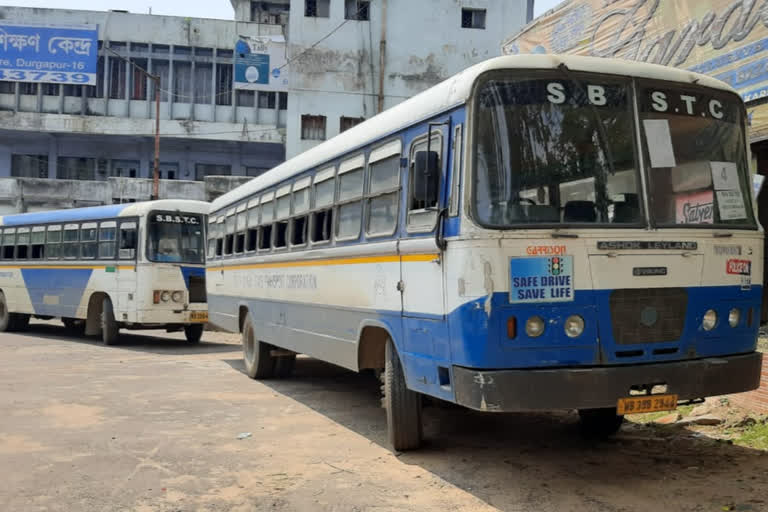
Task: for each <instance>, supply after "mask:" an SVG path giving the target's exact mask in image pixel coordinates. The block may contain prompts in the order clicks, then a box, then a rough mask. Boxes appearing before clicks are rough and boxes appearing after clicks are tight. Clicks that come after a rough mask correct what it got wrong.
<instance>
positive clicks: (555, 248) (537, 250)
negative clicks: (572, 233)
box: [525, 245, 566, 256]
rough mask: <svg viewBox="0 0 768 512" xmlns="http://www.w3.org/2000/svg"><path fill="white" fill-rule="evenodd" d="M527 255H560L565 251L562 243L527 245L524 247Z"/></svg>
mask: <svg viewBox="0 0 768 512" xmlns="http://www.w3.org/2000/svg"><path fill="white" fill-rule="evenodd" d="M525 253H526V254H527V255H529V256H560V255H563V254H565V253H566V247H565V246H564V245H529V246H528V247H527V248H526V249H525Z"/></svg>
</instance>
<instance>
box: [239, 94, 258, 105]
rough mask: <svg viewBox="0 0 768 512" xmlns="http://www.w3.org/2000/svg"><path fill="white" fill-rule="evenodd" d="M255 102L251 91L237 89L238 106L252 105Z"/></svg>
mask: <svg viewBox="0 0 768 512" xmlns="http://www.w3.org/2000/svg"><path fill="white" fill-rule="evenodd" d="M255 104H256V103H255V100H254V92H253V91H237V106H238V107H253V106H255Z"/></svg>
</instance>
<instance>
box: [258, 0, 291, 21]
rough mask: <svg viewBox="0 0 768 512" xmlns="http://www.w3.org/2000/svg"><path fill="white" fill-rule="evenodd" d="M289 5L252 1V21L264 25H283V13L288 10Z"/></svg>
mask: <svg viewBox="0 0 768 512" xmlns="http://www.w3.org/2000/svg"><path fill="white" fill-rule="evenodd" d="M288 7H289V6H288V4H281V3H276V2H255V1H252V2H251V21H252V22H254V23H262V24H264V25H282V24H284V23H283V19H282V18H281V15H282V14H283V13H287V12H288ZM285 21H286V22H287V20H285Z"/></svg>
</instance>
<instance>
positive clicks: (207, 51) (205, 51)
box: [195, 46, 213, 57]
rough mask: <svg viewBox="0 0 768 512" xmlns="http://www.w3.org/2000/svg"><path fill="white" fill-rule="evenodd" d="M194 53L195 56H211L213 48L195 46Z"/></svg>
mask: <svg viewBox="0 0 768 512" xmlns="http://www.w3.org/2000/svg"><path fill="white" fill-rule="evenodd" d="M195 55H196V56H197V57H213V48H200V47H199V46H195Z"/></svg>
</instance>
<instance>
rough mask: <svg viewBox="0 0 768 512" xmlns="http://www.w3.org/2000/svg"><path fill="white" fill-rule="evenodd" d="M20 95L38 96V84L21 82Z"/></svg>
mask: <svg viewBox="0 0 768 512" xmlns="http://www.w3.org/2000/svg"><path fill="white" fill-rule="evenodd" d="M19 94H27V95H29V96H35V95H37V84H33V83H29V82H19Z"/></svg>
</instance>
